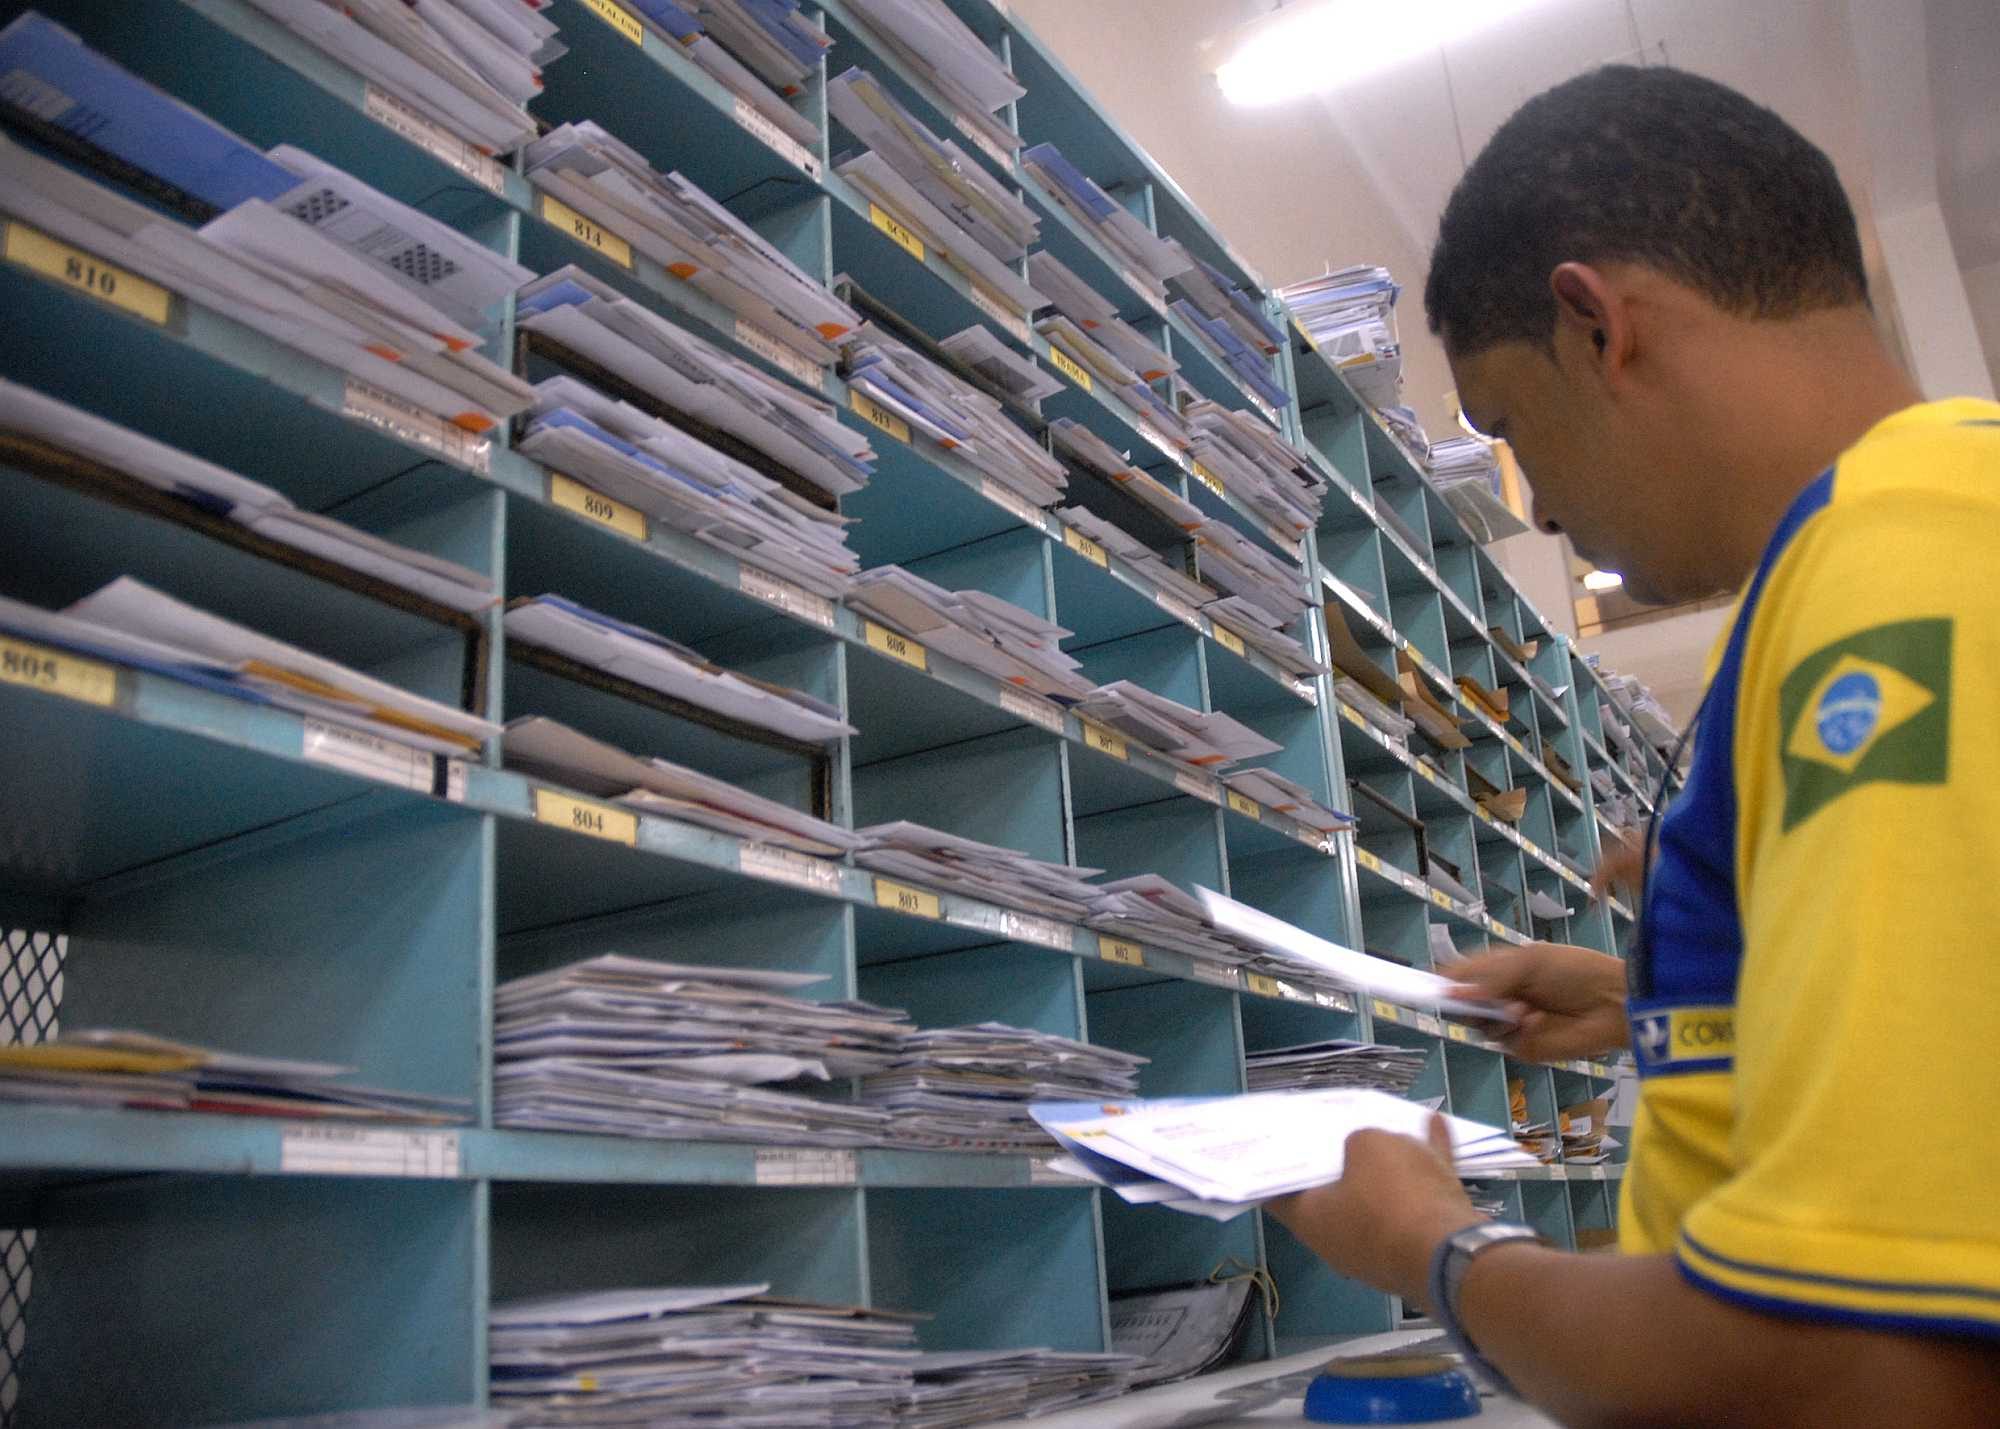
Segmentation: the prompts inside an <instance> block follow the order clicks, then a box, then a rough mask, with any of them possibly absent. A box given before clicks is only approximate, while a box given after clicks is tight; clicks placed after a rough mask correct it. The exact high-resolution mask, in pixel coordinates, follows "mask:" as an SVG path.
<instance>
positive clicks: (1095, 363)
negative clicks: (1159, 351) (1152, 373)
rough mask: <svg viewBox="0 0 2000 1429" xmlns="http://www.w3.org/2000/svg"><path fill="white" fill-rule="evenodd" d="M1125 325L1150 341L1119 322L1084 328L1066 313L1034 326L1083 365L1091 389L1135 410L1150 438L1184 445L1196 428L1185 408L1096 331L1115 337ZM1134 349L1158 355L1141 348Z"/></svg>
mask: <svg viewBox="0 0 2000 1429" xmlns="http://www.w3.org/2000/svg"><path fill="white" fill-rule="evenodd" d="M1112 321H1113V322H1115V321H1116V319H1115V318H1114V319H1112ZM1121 329H1122V330H1123V332H1124V333H1126V334H1129V335H1130V336H1131V337H1132V338H1134V339H1135V340H1136V341H1137V342H1139V343H1140V344H1142V345H1144V346H1146V347H1150V346H1151V344H1150V343H1146V342H1145V340H1144V339H1143V338H1139V336H1138V334H1137V333H1134V332H1132V330H1131V329H1130V328H1125V327H1124V326H1123V324H1120V325H1119V327H1118V328H1113V327H1111V326H1110V325H1109V324H1104V325H1100V326H1099V327H1098V329H1097V333H1096V334H1091V333H1086V332H1084V331H1083V330H1082V329H1081V328H1079V327H1078V326H1077V325H1076V324H1075V323H1074V322H1073V321H1071V320H1070V318H1069V317H1067V316H1066V315H1064V314H1062V313H1057V314H1056V315H1055V316H1054V317H1050V318H1044V319H1043V320H1042V321H1041V322H1039V323H1036V324H1035V331H1036V332H1038V333H1040V334H1041V335H1042V336H1043V337H1044V338H1046V339H1048V342H1049V345H1050V346H1051V347H1053V348H1055V349H1056V350H1057V351H1059V352H1061V353H1062V354H1063V355H1064V356H1065V357H1068V358H1070V359H1071V360H1072V361H1073V362H1074V363H1075V364H1076V365H1077V366H1078V367H1081V368H1082V369H1083V370H1084V372H1085V374H1086V376H1087V377H1088V379H1089V380H1088V383H1087V384H1086V385H1087V386H1088V387H1089V388H1090V390H1092V391H1098V390H1100V389H1101V390H1102V391H1103V392H1104V393H1106V394H1107V395H1109V396H1110V397H1111V398H1112V399H1113V400H1114V401H1116V402H1118V403H1119V404H1120V405H1121V406H1123V407H1125V408H1127V409H1128V410H1129V411H1130V412H1131V414H1132V420H1133V421H1134V422H1135V423H1137V424H1138V426H1139V429H1140V431H1141V432H1142V433H1143V434H1144V435H1145V436H1146V438H1147V440H1149V441H1150V442H1152V443H1153V445H1155V446H1157V447H1160V448H1162V449H1164V450H1166V451H1168V452H1180V451H1184V450H1186V448H1187V447H1188V446H1189V444H1190V443H1191V442H1192V441H1193V440H1194V434H1193V431H1192V430H1191V429H1190V428H1189V427H1188V424H1187V423H1186V422H1185V421H1184V420H1182V418H1181V414H1180V413H1179V412H1177V411H1175V410H1174V408H1173V407H1172V406H1170V405H1169V404H1168V403H1167V402H1166V400H1165V399H1164V398H1162V397H1161V396H1160V394H1159V393H1158V392H1155V391H1154V390H1153V388H1152V385H1151V381H1150V380H1149V379H1148V378H1146V376H1145V375H1144V373H1143V372H1142V371H1139V370H1136V369H1134V368H1133V367H1132V366H1130V365H1129V364H1128V363H1127V362H1126V361H1125V359H1124V358H1122V357H1120V356H1119V354H1118V353H1117V352H1115V351H1113V350H1112V349H1111V348H1110V347H1108V346H1106V345H1105V343H1104V342H1100V341H1099V340H1098V335H1102V336H1103V337H1105V338H1107V339H1112V338H1116V337H1118V336H1119V335H1120V330H1121ZM1134 355H1136V356H1140V357H1141V358H1144V359H1146V360H1154V359H1150V358H1149V357H1148V356H1147V355H1146V354H1143V353H1140V354H1134Z"/></svg>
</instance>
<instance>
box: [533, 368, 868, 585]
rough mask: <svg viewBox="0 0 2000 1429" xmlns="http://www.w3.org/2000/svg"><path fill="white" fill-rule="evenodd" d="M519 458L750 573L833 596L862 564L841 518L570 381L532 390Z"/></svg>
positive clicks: (669, 426)
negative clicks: (617, 503) (717, 551)
mask: <svg viewBox="0 0 2000 1429" xmlns="http://www.w3.org/2000/svg"><path fill="white" fill-rule="evenodd" d="M534 405H535V414H534V417H533V418H532V420H530V421H529V423H528V430H527V432H526V434H525V435H524V436H523V437H522V438H521V441H520V444H519V445H520V450H521V451H522V452H523V453H525V454H526V455H528V456H531V457H534V458H535V459H536V460H537V461H540V462H543V463H544V464H546V465H548V466H550V467H553V468H555V469H557V470H559V471H562V472H564V473H566V474H570V475H573V476H574V477H575V478H576V479H577V480H579V481H582V482H584V483H585V484H586V485H588V486H590V487H592V488H594V489H596V490H597V491H600V492H602V493H603V494H604V495H606V496H609V497H611V498H612V499H613V500H616V501H622V502H624V503H625V504H626V505H628V506H633V507H636V508H638V509H639V510H640V511H643V512H645V513H646V514H647V515H648V516H652V517H654V518H656V519H658V520H660V521H662V522H664V523H666V524H667V525H669V526H673V527H675V528H677V529H679V530H682V531H686V532H687V533H688V534H689V535H691V536H693V537H695V538H696V539H697V540H699V541H703V542H705V543H707V544H709V545H712V546H715V547H717V548H718V549H720V550H722V551H724V552H726V553H728V554H729V555H732V556H735V557H736V558H737V559H739V560H742V561H746V562H748V563H749V564H751V565H753V566H757V567H759V568H760V569H763V570H766V571H769V572H771V573H772V574H773V575H778V576H782V577H784V578H785V579H787V580H791V581H796V582H797V583H798V584H800V585H802V586H804V587H805V588H806V589H808V590H812V591H817V592H818V593H820V594H821V595H826V596H838V595H840V594H841V593H842V592H843V591H845V590H846V588H847V581H848V578H849V576H851V575H852V574H853V573H854V571H855V570H857V569H859V566H860V563H859V562H858V561H857V560H856V559H855V557H854V553H853V552H852V551H850V550H849V549H848V548H847V538H846V534H845V527H846V524H847V518H846V517H843V516H841V515H839V514H838V513H836V512H833V511H829V510H827V509H825V508H824V507H821V506H817V505H815V504H813V503H811V502H809V501H807V500H805V499H804V498H803V497H800V496H797V495H795V494H794V493H792V492H791V491H788V490H786V488H785V487H784V486H783V485H782V484H781V483H780V482H778V481H776V480H774V479H773V478H771V477H768V476H766V475H764V474H763V473H762V472H760V471H756V470H753V469H752V468H750V467H748V466H746V465H744V464H743V463H742V462H740V461H737V460H736V459H735V458H734V457H730V456H726V455H724V454H723V453H721V452H719V451H717V450H716V449H715V448H713V447H711V446H708V445H706V444H704V443H702V442H700V441H698V440H697V439H696V438H694V437H692V436H690V435H688V434H687V433H686V432H684V431H682V430H681V429H680V428H679V427H676V426H674V425H673V424H672V423H670V422H665V421H662V420H661V419H660V418H658V417H655V416H653V415H652V414H650V413H648V412H642V411H641V410H639V408H637V407H635V406H633V405H632V404H631V403H629V402H620V401H617V400H616V399H614V398H611V397H607V396H605V395H604V394H603V393H601V392H599V391H598V390H597V389H596V388H594V387H589V386H586V385H585V384H584V383H582V382H579V381H578V380H577V379H575V378H574V377H551V378H548V379H546V380H545V381H543V382H542V384H541V385H540V386H539V387H537V388H535V389H534Z"/></svg>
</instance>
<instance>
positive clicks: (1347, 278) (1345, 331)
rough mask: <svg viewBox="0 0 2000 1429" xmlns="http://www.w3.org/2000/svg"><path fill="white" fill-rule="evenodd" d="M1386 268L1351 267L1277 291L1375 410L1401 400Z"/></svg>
mask: <svg viewBox="0 0 2000 1429" xmlns="http://www.w3.org/2000/svg"><path fill="white" fill-rule="evenodd" d="M1402 291H1403V290H1402V288H1401V286H1400V285H1398V284H1397V282H1396V280H1395V279H1394V278H1392V277H1390V276H1389V270H1388V269H1387V268H1377V267H1374V266H1373V265H1371V264H1367V263H1357V264H1355V265H1354V266H1353V267H1351V268H1342V269H1341V270H1340V271H1339V272H1337V273H1328V274H1327V275H1326V276H1325V277H1323V278H1308V279H1306V280H1305V281H1304V282H1302V283H1294V284H1292V285H1291V286H1290V287H1289V288H1281V289H1279V290H1278V296H1279V297H1280V298H1282V299H1284V302H1285V306H1286V307H1288V308H1290V309H1291V311H1292V316H1293V317H1295V318H1297V319H1298V322H1299V326H1301V327H1303V328H1304V329H1305V330H1306V335H1307V336H1308V337H1310V338H1311V339H1312V341H1313V346H1315V347H1316V348H1318V349H1319V351H1320V355H1321V356H1323V357H1324V358H1326V360H1327V361H1329V362H1331V363H1332V364H1333V365H1334V366H1335V367H1338V368H1339V369H1340V370H1341V372H1342V373H1343V374H1344V375H1345V376H1346V378H1347V380H1348V382H1349V383H1350V384H1351V385H1352V386H1353V388H1354V390H1355V391H1356V392H1357V393H1359V394H1360V395H1361V400H1362V401H1364V402H1366V403H1367V404H1368V405H1369V406H1371V407H1375V408H1378V409H1379V408H1383V407H1394V406H1396V405H1397V404H1398V403H1399V402H1400V401H1401V400H1402V391H1403V348H1402V344H1401V342H1400V341H1399V340H1398V339H1397V336H1396V299H1397V297H1398V296H1400V295H1401V293H1402Z"/></svg>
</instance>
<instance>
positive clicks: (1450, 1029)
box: [1444, 1022, 1472, 1042]
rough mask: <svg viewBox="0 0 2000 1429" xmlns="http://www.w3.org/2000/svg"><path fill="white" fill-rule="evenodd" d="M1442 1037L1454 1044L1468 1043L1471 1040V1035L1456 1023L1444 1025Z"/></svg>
mask: <svg viewBox="0 0 2000 1429" xmlns="http://www.w3.org/2000/svg"><path fill="white" fill-rule="evenodd" d="M1444 1035H1445V1036H1447V1037H1449V1038H1450V1039H1451V1040H1452V1041H1454V1042H1470V1041H1471V1040H1472V1034H1471V1033H1470V1032H1468V1031H1467V1030H1466V1029H1465V1028H1463V1027H1461V1026H1459V1025H1458V1024H1457V1023H1456V1022H1447V1023H1445V1025H1444Z"/></svg>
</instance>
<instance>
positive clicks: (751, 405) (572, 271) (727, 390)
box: [515, 265, 875, 496]
mask: <svg viewBox="0 0 2000 1429" xmlns="http://www.w3.org/2000/svg"><path fill="white" fill-rule="evenodd" d="M515 321H516V322H517V323H518V324H519V325H520V326H521V327H523V328H525V329H526V330H528V331H529V332H532V333H537V334H539V335H541V337H542V338H543V339H544V340H546V341H549V342H553V343H557V344H559V345H560V346H562V347H563V348H566V349H568V350H569V351H570V352H572V353H575V354H576V355H577V356H579V357H582V358H585V359H587V360H588V361H590V362H593V363H595V364H597V365H598V366H599V367H602V368H603V369H604V370H605V371H606V372H609V373H611V374H612V375H613V376H615V377H618V378H621V379H623V380H624V381H626V382H629V383H631V384H632V386H634V387H636V388H637V389H639V391H641V392H643V393H645V394H646V395H647V396H648V397H651V398H653V399H655V400H656V401H658V402H659V403H661V404H662V405H663V406H665V407H667V408H669V409H671V410H672V411H675V412H679V413H683V414H685V415H686V416H687V417H690V418H692V419H693V420H695V421H697V422H700V423H703V424H705V425H706V426H709V427H712V428H714V429H715V430H716V431H718V432H722V433H725V434H726V435H728V436H731V437H734V438H735V439H736V440H737V441H739V442H742V443H743V444H744V445H745V446H747V447H749V448H751V449H752V450H754V451H756V452H758V453H760V454H762V455H763V456H764V457H766V458H768V459H769V460H770V461H772V462H773V463H775V464H776V465H778V466H780V467H782V468H784V469H785V470H787V471H789V472H792V473H793V474H794V475H796V476H798V477H800V478H801V479H802V480H804V481H806V482H808V483H810V484H811V485H813V486H816V487H818V488H819V489H820V490H821V491H823V492H825V493H826V494H827V495H828V496H845V495H848V494H849V493H851V492H855V491H859V490H860V489H861V488H862V487H863V486H865V485H866V484H867V482H868V477H869V474H870V472H871V470H872V468H873V463H874V460H875V451H874V448H872V447H870V446H869V445H868V438H867V437H865V436H864V435H862V434H861V433H860V432H858V431H856V430H855V429H854V428H852V427H850V426H848V425H847V424H845V423H844V422H842V421H841V420H840V417H839V415H838V414H837V413H836V412H835V410H834V408H833V407H832V405H831V404H829V403H826V402H823V401H821V400H820V399H819V398H817V397H811V396H808V395H806V394H805V393H804V392H801V391H799V389H798V388H796V387H794V386H792V385H790V384H789V383H786V382H781V381H779V380H778V379H777V378H775V377H772V376H769V375H767V374H766V373H765V372H764V371H763V370H762V369H761V368H758V367H756V366H754V365H752V364H751V363H748V362H744V361H743V360H741V359H740V358H736V357H731V356H730V355H729V354H728V353H726V352H723V351H722V350H721V349H720V348H717V347H715V346H714V345H712V344H710V343H707V342H704V341H703V340H702V339H700V338H698V337H696V336H695V335H694V334H693V333H691V332H688V331H686V330H685V329H682V328H678V327H675V326H674V325H673V324H672V323H670V322H668V321H667V320H666V319H665V318H663V317H661V316H660V315H659V314H658V313H656V312H654V311H653V310H652V309H651V308H650V307H648V306H647V305H646V304H644V303H642V302H639V301H637V300H635V299H632V298H628V297H626V296H624V295H623V294H622V293H620V292H619V291H618V290H617V289H616V288H613V287H612V286H611V285H610V284H608V283H601V282H599V281H598V280H597V279H595V278H593V277H591V276H590V275H589V274H588V273H585V272H584V271H583V270H582V269H580V268H577V267H575V266H574V265H571V266H569V267H565V268H559V269H557V270H556V271H555V272H553V273H551V274H549V275H548V276H547V277H545V278H537V279H536V280H535V281H534V282H532V283H530V284H528V286H527V287H525V288H523V289H521V292H520V297H519V300H518V302H517V304H516V307H515Z"/></svg>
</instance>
